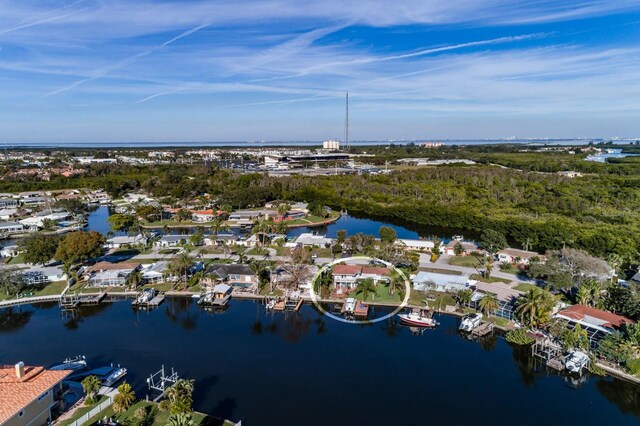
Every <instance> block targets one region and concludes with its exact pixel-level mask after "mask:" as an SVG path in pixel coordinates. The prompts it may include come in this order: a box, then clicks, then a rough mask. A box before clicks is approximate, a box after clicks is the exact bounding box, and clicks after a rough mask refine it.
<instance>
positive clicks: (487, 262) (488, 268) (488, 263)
mask: <svg viewBox="0 0 640 426" xmlns="http://www.w3.org/2000/svg"><path fill="white" fill-rule="evenodd" d="M483 266H484V272H483V274H482V277H483V278H484V279H486V280H488V279H489V278H491V272H492V271H493V257H492V256H485V257H484V261H483Z"/></svg>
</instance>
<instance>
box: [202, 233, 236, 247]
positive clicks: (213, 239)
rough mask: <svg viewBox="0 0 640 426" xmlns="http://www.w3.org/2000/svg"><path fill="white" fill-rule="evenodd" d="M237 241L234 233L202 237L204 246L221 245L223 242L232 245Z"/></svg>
mask: <svg viewBox="0 0 640 426" xmlns="http://www.w3.org/2000/svg"><path fill="white" fill-rule="evenodd" d="M236 241H238V236H237V235H235V234H217V235H212V236H210V237H204V245H205V246H221V245H223V244H227V245H234V244H235V243H236Z"/></svg>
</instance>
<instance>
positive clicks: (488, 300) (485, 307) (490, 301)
mask: <svg viewBox="0 0 640 426" xmlns="http://www.w3.org/2000/svg"><path fill="white" fill-rule="evenodd" d="M478 307H479V308H480V310H481V311H482V313H483V314H485V315H491V314H492V313H494V312H495V311H496V310H497V309H498V308H499V307H500V302H499V301H498V298H497V297H496V296H495V294H492V293H487V294H486V295H484V296H483V297H482V299H480V300H479V301H478Z"/></svg>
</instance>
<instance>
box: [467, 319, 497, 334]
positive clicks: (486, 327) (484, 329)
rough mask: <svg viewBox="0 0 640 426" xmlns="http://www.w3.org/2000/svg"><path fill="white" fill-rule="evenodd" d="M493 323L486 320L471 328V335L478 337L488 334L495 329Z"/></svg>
mask: <svg viewBox="0 0 640 426" xmlns="http://www.w3.org/2000/svg"><path fill="white" fill-rule="evenodd" d="M493 326H494V325H493V323H492V322H485V323H482V324H480V325H479V326H477V327H476V328H474V329H473V330H471V335H472V336H476V337H482V336H486V335H487V334H489V333H491V332H492V331H493Z"/></svg>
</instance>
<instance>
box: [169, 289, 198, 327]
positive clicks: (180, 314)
mask: <svg viewBox="0 0 640 426" xmlns="http://www.w3.org/2000/svg"><path fill="white" fill-rule="evenodd" d="M191 303H192V299H191V298H188V297H168V298H167V299H166V304H165V307H164V315H165V316H166V317H167V318H168V319H169V320H170V321H171V322H172V323H174V324H178V325H179V326H180V327H181V328H182V329H183V330H187V331H192V330H195V328H196V325H197V321H196V319H197V313H194V312H192V309H191Z"/></svg>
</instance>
